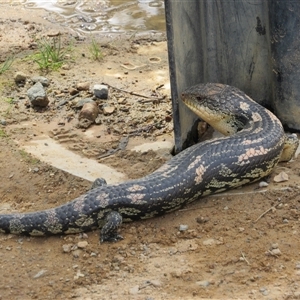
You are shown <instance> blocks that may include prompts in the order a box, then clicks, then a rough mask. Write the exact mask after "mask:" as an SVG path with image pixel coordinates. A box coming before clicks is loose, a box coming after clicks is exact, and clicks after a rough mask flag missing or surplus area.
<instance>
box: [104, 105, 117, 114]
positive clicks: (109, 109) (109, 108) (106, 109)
mask: <svg viewBox="0 0 300 300" xmlns="http://www.w3.org/2000/svg"><path fill="white" fill-rule="evenodd" d="M115 110H116V108H115V107H114V106H104V107H103V114H104V115H111V114H113V113H114V111H115Z"/></svg>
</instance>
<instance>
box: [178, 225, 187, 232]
mask: <svg viewBox="0 0 300 300" xmlns="http://www.w3.org/2000/svg"><path fill="white" fill-rule="evenodd" d="M188 229H189V226H188V225H179V231H186V230H188Z"/></svg>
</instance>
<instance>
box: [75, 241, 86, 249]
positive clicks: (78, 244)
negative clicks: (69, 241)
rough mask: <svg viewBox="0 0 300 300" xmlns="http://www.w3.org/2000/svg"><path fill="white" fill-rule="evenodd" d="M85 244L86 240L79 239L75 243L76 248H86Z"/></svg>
mask: <svg viewBox="0 0 300 300" xmlns="http://www.w3.org/2000/svg"><path fill="white" fill-rule="evenodd" d="M87 245H88V242H87V241H80V242H78V243H77V246H78V248H80V249H84V248H86V246H87Z"/></svg>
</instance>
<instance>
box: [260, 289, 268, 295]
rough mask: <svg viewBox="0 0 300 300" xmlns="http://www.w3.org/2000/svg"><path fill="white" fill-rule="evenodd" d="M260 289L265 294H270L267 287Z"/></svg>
mask: <svg viewBox="0 0 300 300" xmlns="http://www.w3.org/2000/svg"><path fill="white" fill-rule="evenodd" d="M259 291H260V292H261V293H262V294H263V295H264V296H267V295H268V294H269V292H268V290H267V289H266V288H265V287H262V288H260V289H259Z"/></svg>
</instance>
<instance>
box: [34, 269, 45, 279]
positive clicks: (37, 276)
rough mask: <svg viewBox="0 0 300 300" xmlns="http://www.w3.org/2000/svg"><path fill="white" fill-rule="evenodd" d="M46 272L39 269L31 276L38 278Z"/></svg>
mask: <svg viewBox="0 0 300 300" xmlns="http://www.w3.org/2000/svg"><path fill="white" fill-rule="evenodd" d="M46 272H47V270H41V271H39V272H38V273H36V274H35V275H34V276H33V279H37V278H40V277H41V276H43V275H44V274H45V273H46Z"/></svg>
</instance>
